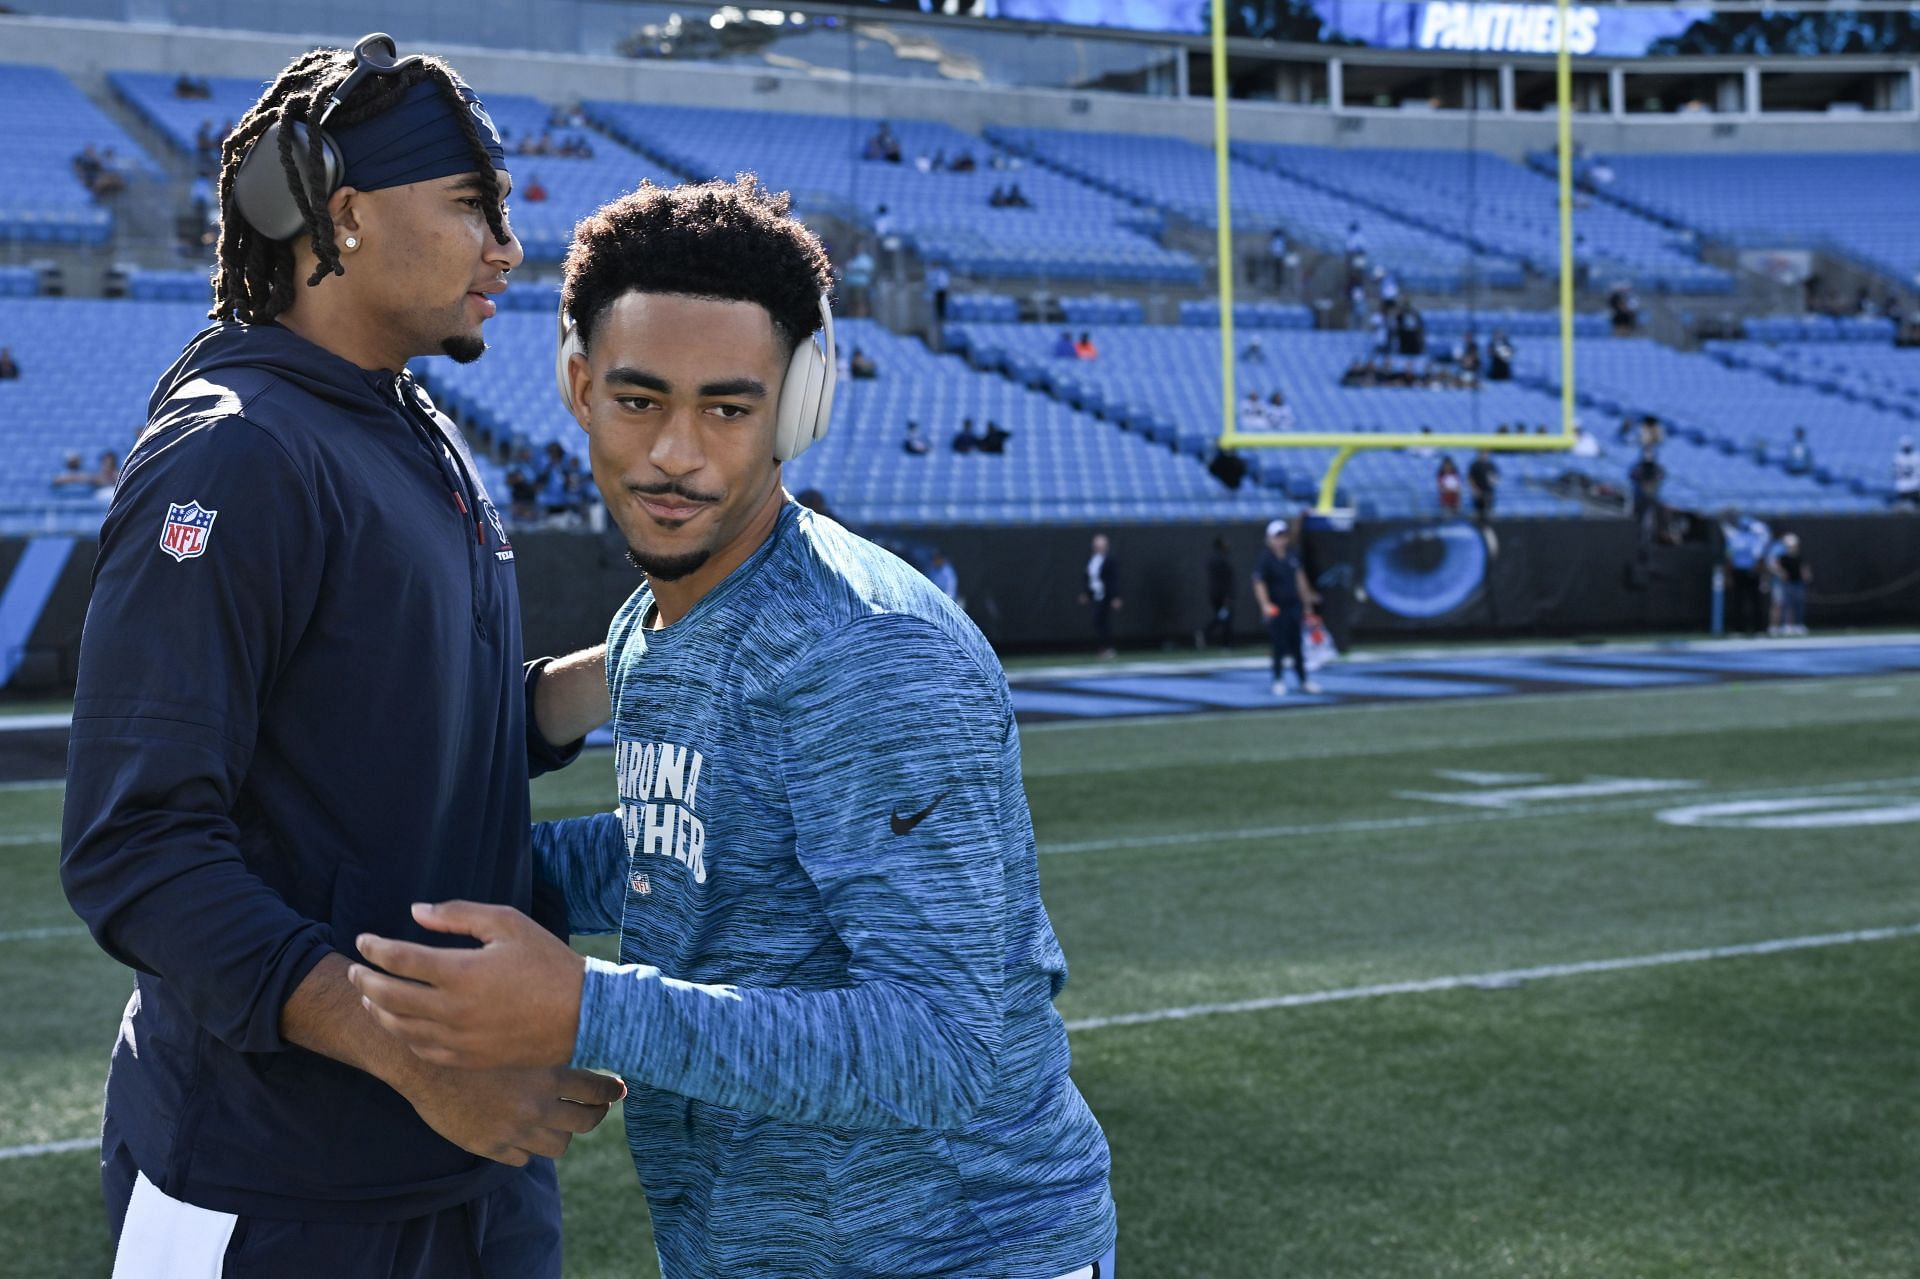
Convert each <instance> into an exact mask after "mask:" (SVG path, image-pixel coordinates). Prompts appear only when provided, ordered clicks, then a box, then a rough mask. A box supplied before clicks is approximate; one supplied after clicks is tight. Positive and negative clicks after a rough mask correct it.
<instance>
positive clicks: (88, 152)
mask: <svg viewBox="0 0 1920 1279" xmlns="http://www.w3.org/2000/svg"><path fill="white" fill-rule="evenodd" d="M104 167H105V166H104V165H103V164H102V163H101V160H100V151H99V149H98V148H96V147H95V146H94V145H93V143H91V142H89V143H87V145H86V146H84V147H82V148H81V149H80V153H79V154H78V155H76V156H74V157H73V176H74V177H76V178H79V179H80V185H81V186H83V187H85V188H87V190H89V191H91V190H93V184H94V183H95V182H98V181H99V180H100V174H101V171H102V169H103V168H104Z"/></svg>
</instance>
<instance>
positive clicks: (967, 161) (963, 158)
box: [947, 150, 980, 173]
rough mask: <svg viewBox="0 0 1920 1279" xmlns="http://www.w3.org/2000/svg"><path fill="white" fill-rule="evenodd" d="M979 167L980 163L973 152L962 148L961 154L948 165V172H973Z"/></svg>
mask: <svg viewBox="0 0 1920 1279" xmlns="http://www.w3.org/2000/svg"><path fill="white" fill-rule="evenodd" d="M979 167H980V165H979V163H978V162H977V161H976V160H975V159H974V158H973V152H972V151H968V150H962V151H961V152H960V154H959V155H956V156H954V157H953V163H952V164H950V165H948V166H947V172H949V173H972V172H973V171H974V170H975V169H978V168H979Z"/></svg>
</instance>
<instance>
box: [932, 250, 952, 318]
mask: <svg viewBox="0 0 1920 1279" xmlns="http://www.w3.org/2000/svg"><path fill="white" fill-rule="evenodd" d="M952 285H953V275H952V273H951V272H949V271H948V270H947V268H946V267H944V266H942V265H941V264H940V263H938V262H935V263H932V264H930V265H929V266H928V267H927V300H928V301H930V302H932V303H933V319H934V323H936V324H940V323H944V322H945V321H946V318H947V291H948V290H949V289H950V288H951V287H952Z"/></svg>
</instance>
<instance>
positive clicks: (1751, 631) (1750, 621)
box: [1720, 508, 1773, 635]
mask: <svg viewBox="0 0 1920 1279" xmlns="http://www.w3.org/2000/svg"><path fill="white" fill-rule="evenodd" d="M1720 541H1721V545H1722V547H1723V549H1724V556H1725V560H1726V569H1727V606H1728V607H1727V629H1728V630H1730V631H1737V632H1739V633H1740V634H1742V635H1758V634H1759V633H1760V628H1761V626H1762V625H1763V623H1764V620H1765V612H1764V610H1763V609H1762V607H1761V602H1760V581H1761V578H1760V575H1761V573H1762V572H1764V571H1765V569H1766V555H1767V547H1768V546H1769V545H1770V544H1771V543H1772V541H1773V533H1772V531H1771V530H1770V529H1768V528H1767V526H1766V523H1765V522H1764V521H1762V520H1758V519H1755V518H1754V517H1753V516H1751V515H1742V514H1741V513H1740V512H1739V511H1737V510H1734V509H1732V508H1729V509H1728V510H1727V511H1726V513H1725V514H1724V515H1723V516H1722V517H1721V520H1720Z"/></svg>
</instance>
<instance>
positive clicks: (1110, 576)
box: [1080, 533, 1120, 658]
mask: <svg viewBox="0 0 1920 1279" xmlns="http://www.w3.org/2000/svg"><path fill="white" fill-rule="evenodd" d="M1107 545H1108V544H1107V535H1106V534H1105V533H1095V534H1094V535H1093V553H1092V554H1091V555H1089V556H1088V557H1087V576H1086V589H1085V590H1084V591H1082V592H1080V602H1081V603H1082V604H1086V605H1089V606H1091V608H1092V610H1093V640H1094V643H1095V644H1096V645H1097V646H1098V648H1097V651H1098V653H1099V655H1100V656H1101V657H1103V658H1104V657H1112V656H1113V655H1114V648H1113V612H1114V610H1115V609H1117V608H1119V607H1120V570H1119V569H1117V568H1115V567H1114V563H1113V557H1112V556H1111V555H1109V554H1107Z"/></svg>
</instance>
